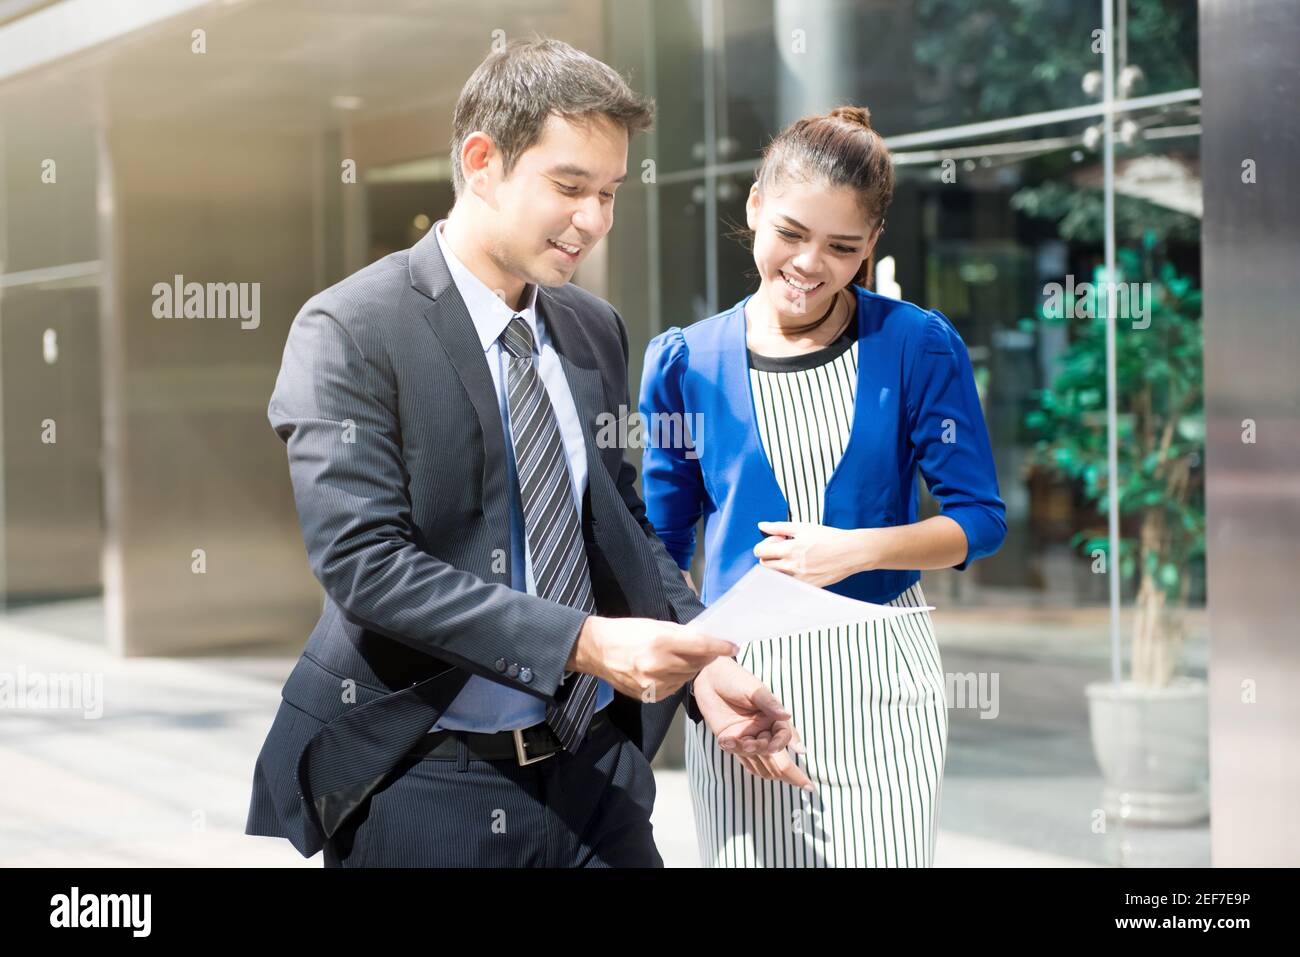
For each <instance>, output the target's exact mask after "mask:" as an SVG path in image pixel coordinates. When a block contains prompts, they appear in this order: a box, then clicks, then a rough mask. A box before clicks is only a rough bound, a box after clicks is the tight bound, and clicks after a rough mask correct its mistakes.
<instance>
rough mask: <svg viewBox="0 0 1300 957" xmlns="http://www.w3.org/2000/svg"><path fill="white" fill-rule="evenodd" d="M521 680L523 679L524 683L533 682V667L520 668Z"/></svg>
mask: <svg viewBox="0 0 1300 957" xmlns="http://www.w3.org/2000/svg"><path fill="white" fill-rule="evenodd" d="M519 680H520V681H522V682H523V683H524V684H531V683H532V680H533V669H532V668H527V667H524V668H520V669H519Z"/></svg>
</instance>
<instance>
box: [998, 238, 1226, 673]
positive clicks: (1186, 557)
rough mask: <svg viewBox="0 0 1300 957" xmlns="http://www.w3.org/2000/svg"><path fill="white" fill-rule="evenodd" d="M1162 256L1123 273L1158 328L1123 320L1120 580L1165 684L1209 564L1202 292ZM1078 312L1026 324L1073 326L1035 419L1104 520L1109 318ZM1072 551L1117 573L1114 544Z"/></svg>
mask: <svg viewBox="0 0 1300 957" xmlns="http://www.w3.org/2000/svg"><path fill="white" fill-rule="evenodd" d="M1153 246H1154V237H1153V235H1152V234H1148V238H1147V241H1146V242H1145V243H1144V244H1143V248H1142V249H1141V250H1135V249H1122V250H1120V251H1119V254H1118V258H1119V261H1118V263H1117V267H1118V271H1119V272H1120V276H1119V277H1117V278H1118V279H1119V280H1120V281H1127V282H1143V281H1146V282H1150V284H1151V285H1150V287H1149V288H1150V291H1151V299H1150V312H1149V317H1148V318H1149V325H1146V327H1145V328H1141V327H1136V328H1135V324H1134V323H1133V322H1132V321H1130V320H1129V319H1124V318H1117V319H1116V320H1115V325H1116V333H1115V339H1116V375H1117V387H1118V396H1119V410H1118V411H1119V416H1118V444H1119V512H1120V516H1121V519H1122V520H1125V527H1127V528H1128V529H1129V530H1130V531H1131V534H1128V535H1125V536H1123V537H1122V539H1121V543H1120V556H1119V572H1120V574H1121V575H1123V576H1124V577H1125V578H1126V579H1131V578H1132V576H1133V575H1134V574H1136V575H1137V576H1138V586H1137V596H1136V610H1137V617H1136V621H1135V626H1134V634H1133V654H1132V662H1131V677H1132V679H1133V681H1134V682H1136V683H1138V684H1142V685H1149V686H1163V685H1165V684H1168V682H1169V681H1170V679H1171V678H1172V677H1173V674H1174V671H1175V670H1176V666H1177V661H1178V656H1179V654H1180V652H1181V650H1182V639H1183V628H1182V616H1181V614H1180V612H1181V609H1182V608H1183V607H1184V606H1185V604H1186V601H1187V592H1188V588H1189V584H1190V581H1191V577H1190V575H1189V574H1188V568H1189V565H1190V564H1191V563H1192V562H1193V561H1194V560H1196V559H1199V558H1201V557H1203V556H1204V554H1205V508H1204V497H1203V490H1202V488H1201V481H1200V463H1201V462H1202V461H1203V457H1204V445H1205V420H1204V409H1203V393H1202V363H1201V343H1202V329H1201V294H1200V291H1199V290H1198V289H1196V288H1194V286H1193V283H1192V281H1191V280H1190V279H1189V278H1187V277H1185V276H1180V275H1178V273H1177V271H1176V270H1175V269H1174V267H1173V266H1172V265H1171V264H1169V263H1167V262H1166V263H1163V264H1161V265H1159V266H1154V265H1153V264H1152V258H1153V257H1152V255H1151V251H1152V247H1153ZM1148 277H1149V278H1148ZM1098 278H1100V277H1098ZM1079 311H1082V312H1084V313H1086V312H1088V311H1089V310H1087V309H1082V310H1079ZM1071 313H1074V314H1076V315H1077V312H1075V311H1074V310H1065V311H1064V314H1063V315H1058V314H1057V311H1054V310H1051V309H1047V308H1040V310H1039V315H1038V317H1037V319H1026V320H1022V323H1021V325H1022V328H1025V329H1027V330H1031V329H1033V328H1034V326H1035V325H1036V324H1037V323H1047V324H1054V323H1055V324H1059V323H1067V324H1069V325H1070V327H1071V329H1070V332H1071V340H1070V345H1069V347H1068V348H1067V349H1066V350H1065V352H1064V353H1063V354H1062V355H1061V357H1060V360H1059V367H1058V371H1057V374H1056V377H1055V379H1054V381H1053V382H1052V383H1051V386H1050V388H1048V389H1045V390H1043V391H1042V392H1040V393H1039V394H1038V396H1037V400H1036V407H1035V408H1034V409H1032V411H1030V412H1029V413H1028V415H1027V417H1026V425H1027V426H1028V427H1029V428H1030V429H1031V430H1033V432H1034V433H1035V435H1036V437H1037V441H1036V445H1035V447H1034V451H1033V455H1032V458H1031V461H1032V462H1034V463H1036V464H1038V465H1041V466H1044V467H1046V468H1047V469H1049V470H1050V471H1052V472H1054V473H1056V474H1059V475H1062V476H1066V477H1068V478H1070V479H1072V480H1076V481H1078V482H1079V483H1080V486H1081V488H1082V490H1083V493H1084V494H1085V496H1086V498H1087V499H1088V501H1089V502H1090V503H1091V504H1093V505H1094V506H1095V507H1096V508H1097V511H1098V514H1099V515H1101V516H1105V514H1106V508H1107V496H1108V481H1109V477H1108V474H1107V461H1106V458H1107V435H1106V320H1105V318H1104V309H1103V310H1101V311H1100V313H1101V314H1100V316H1099V317H1097V318H1075V319H1068V318H1064V315H1069V314H1071ZM1144 324H1145V322H1144V323H1139V324H1138V325H1139V326H1141V325H1144ZM1073 544H1075V545H1076V546H1082V548H1083V549H1084V550H1085V551H1086V552H1088V553H1091V554H1094V555H1096V554H1097V552H1098V551H1100V552H1101V553H1102V554H1103V555H1104V560H1105V561H1106V563H1107V567H1108V568H1110V569H1111V570H1113V565H1114V563H1113V561H1112V558H1113V556H1111V555H1110V554H1109V548H1108V539H1107V538H1105V537H1093V536H1091V535H1090V534H1089V533H1088V532H1081V533H1079V534H1077V535H1076V536H1075V537H1074V540H1073Z"/></svg>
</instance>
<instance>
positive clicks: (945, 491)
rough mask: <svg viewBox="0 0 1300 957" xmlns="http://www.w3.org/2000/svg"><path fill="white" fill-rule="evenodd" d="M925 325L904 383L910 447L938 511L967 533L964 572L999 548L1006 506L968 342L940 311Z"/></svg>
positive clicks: (1005, 524)
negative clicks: (915, 455) (937, 506)
mask: <svg viewBox="0 0 1300 957" xmlns="http://www.w3.org/2000/svg"><path fill="white" fill-rule="evenodd" d="M927 320H928V321H927V323H926V326H925V330H924V334H923V336H922V337H921V341H920V344H919V348H917V349H916V350H915V352H914V354H913V356H912V359H911V364H910V370H911V371H910V374H909V376H908V381H907V384H906V393H907V404H908V413H909V416H910V418H909V425H910V429H911V441H912V445H913V447H914V448H915V449H916V454H917V462H918V464H919V466H920V469H921V474H922V475H923V476H924V477H925V484H926V487H927V488H928V489H929V490H930V494H931V495H933V496H934V497H935V499H936V500H937V501H938V503H939V511H940V513H941V514H943V515H946V516H948V517H949V518H951V519H952V520H953V521H955V522H956V523H957V524H958V525H960V526H961V529H962V531H963V532H965V534H966V557H965V558H963V559H962V561H961V564H959V565H956V566H954V567H955V568H956V569H957V570H958V571H961V570H963V569H965V568H966V566H967V565H969V564H970V563H971V562H972V561H973V560H975V559H977V558H983V557H985V556H986V555H992V554H993V553H994V552H996V551H997V550H998V548H1000V547H1001V545H1002V541H1003V539H1004V538H1006V533H1007V520H1006V505H1005V504H1003V501H1002V499H1001V497H1000V496H999V493H998V477H997V471H996V470H995V468H994V465H993V449H992V446H991V445H990V443H989V434H988V429H987V427H986V426H985V424H984V410H983V409H982V408H981V406H980V400H979V393H978V392H977V391H976V389H975V374H974V372H973V370H972V369H971V364H970V356H969V355H968V354H967V352H966V344H965V343H964V342H962V339H961V336H960V335H958V334H957V330H956V329H954V328H953V327H952V325H951V323H949V321H948V318H947V317H946V316H944V315H943V313H941V312H939V311H938V310H931V311H930V313H929V315H928V317H927Z"/></svg>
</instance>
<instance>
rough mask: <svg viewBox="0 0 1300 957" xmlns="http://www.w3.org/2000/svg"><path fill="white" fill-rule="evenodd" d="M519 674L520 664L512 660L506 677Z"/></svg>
mask: <svg viewBox="0 0 1300 957" xmlns="http://www.w3.org/2000/svg"><path fill="white" fill-rule="evenodd" d="M517 674H519V665H517V664H515V663H514V662H511V663H510V667H509V668H507V669H506V677H507V678H513V677H515V676H516V675H517Z"/></svg>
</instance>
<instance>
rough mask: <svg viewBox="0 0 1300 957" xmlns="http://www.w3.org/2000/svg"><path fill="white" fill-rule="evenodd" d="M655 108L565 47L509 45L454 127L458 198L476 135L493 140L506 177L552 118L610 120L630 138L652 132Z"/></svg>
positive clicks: (482, 68)
mask: <svg viewBox="0 0 1300 957" xmlns="http://www.w3.org/2000/svg"><path fill="white" fill-rule="evenodd" d="M654 110H655V106H654V101H653V100H651V99H649V98H648V97H644V96H641V95H640V94H639V93H636V92H635V91H633V90H632V88H631V87H629V86H628V85H627V83H626V82H625V81H624V79H623V78H622V77H621V76H619V75H618V73H617V72H615V71H614V69H613V68H612V67H610V66H608V65H606V64H604V63H601V62H600V61H599V60H597V59H596V58H595V57H592V56H588V55H587V54H585V53H583V52H582V51H581V50H575V49H574V48H573V47H571V46H569V45H568V44H567V43H564V42H562V41H560V40H551V39H547V38H542V37H535V38H533V39H529V40H511V41H510V42H509V43H508V44H506V45H505V47H503V48H502V49H500V50H497V51H496V52H494V53H492V54H490V55H489V56H488V58H487V59H486V60H484V61H483V62H482V63H480V64H479V66H478V69H476V70H475V71H474V73H473V74H472V75H471V76H470V78H469V79H468V80H467V81H466V82H465V86H464V88H463V89H462V90H461V91H460V99H458V100H457V101H456V111H455V113H454V114H453V115H452V121H451V176H452V186H453V188H454V189H455V191H456V195H457V196H459V195H460V194H461V190H462V189H463V188H464V186H465V180H464V176H463V175H462V174H461V170H460V151H461V147H463V146H464V145H465V140H466V139H467V138H468V137H469V135H470V134H471V133H473V132H475V131H481V132H483V133H486V134H487V135H488V136H490V137H492V142H494V143H495V144H496V146H497V149H498V150H500V151H501V159H502V164H503V167H504V172H505V175H507V176H509V175H510V171H511V170H512V169H514V165H515V163H516V162H517V161H518V159H519V157H520V156H521V155H522V154H523V152H524V151H525V150H527V149H528V148H529V147H530V146H532V145H533V144H534V143H536V142H537V141H538V140H539V139H541V136H542V129H543V127H544V126H545V125H546V120H547V118H548V117H549V116H551V115H552V114H555V115H557V116H561V117H563V118H565V119H567V120H575V121H578V122H582V121H583V120H585V119H590V118H592V117H594V116H605V117H607V118H609V119H610V120H613V121H614V122H615V123H618V124H620V125H621V126H622V127H623V128H624V129H626V130H627V133H628V136H629V137H631V135H632V134H633V133H638V132H641V131H642V130H647V129H649V128H650V125H651V123H652V122H653V121H654Z"/></svg>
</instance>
